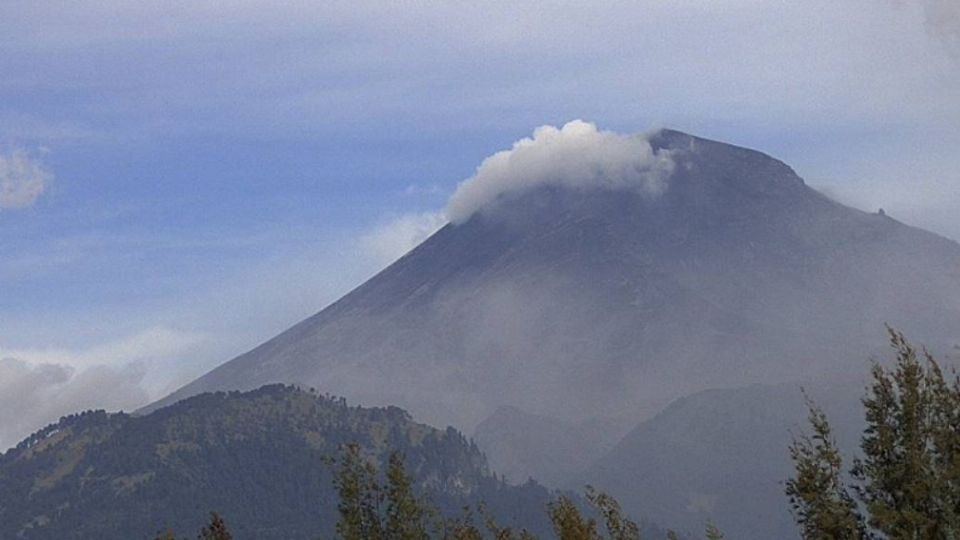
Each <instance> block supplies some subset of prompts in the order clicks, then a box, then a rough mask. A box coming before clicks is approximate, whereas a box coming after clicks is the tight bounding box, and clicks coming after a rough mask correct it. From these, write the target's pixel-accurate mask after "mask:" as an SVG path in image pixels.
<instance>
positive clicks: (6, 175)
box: [0, 150, 53, 209]
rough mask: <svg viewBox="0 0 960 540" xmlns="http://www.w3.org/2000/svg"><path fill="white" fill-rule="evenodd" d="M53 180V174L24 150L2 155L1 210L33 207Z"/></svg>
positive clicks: (0, 176)
mask: <svg viewBox="0 0 960 540" xmlns="http://www.w3.org/2000/svg"><path fill="white" fill-rule="evenodd" d="M52 180H53V173H51V172H50V171H49V170H48V169H47V168H46V167H44V166H43V164H42V163H40V162H38V161H36V160H34V159H32V158H31V157H30V156H29V155H27V153H26V152H24V151H23V150H14V151H12V152H10V153H9V154H7V155H3V154H0V209H3V208H11V209H12V208H26V207H28V206H32V205H33V203H35V202H36V201H37V199H38V198H39V197H40V195H43V192H44V191H46V189H47V187H48V186H49V185H50V182H51V181H52Z"/></svg>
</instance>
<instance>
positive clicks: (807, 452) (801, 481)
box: [708, 399, 863, 540]
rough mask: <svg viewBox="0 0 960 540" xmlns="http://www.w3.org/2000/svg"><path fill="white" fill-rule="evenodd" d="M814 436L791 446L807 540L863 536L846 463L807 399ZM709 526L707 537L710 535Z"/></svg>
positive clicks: (791, 485) (798, 512) (794, 499)
mask: <svg viewBox="0 0 960 540" xmlns="http://www.w3.org/2000/svg"><path fill="white" fill-rule="evenodd" d="M807 405H808V407H809V410H810V413H809V422H810V425H811V427H812V429H813V435H809V436H808V435H803V436H801V437H800V438H798V439H796V438H795V439H794V441H793V443H792V444H791V445H790V449H789V450H790V458H791V459H792V460H793V462H794V466H795V468H796V477H794V478H791V479H790V480H788V481H787V489H786V491H787V496H788V497H789V499H790V506H791V510H792V511H793V514H794V518H795V519H796V520H797V523H798V524H799V525H800V528H801V530H802V533H803V537H804V538H807V539H824V540H826V539H837V540H853V539H857V538H862V537H863V530H862V529H863V528H862V526H861V520H860V518H859V515H858V514H857V505H856V502H855V501H854V500H853V498H852V497H851V496H850V494H849V493H848V492H847V489H846V488H845V486H844V483H843V460H842V456H841V454H840V451H839V450H838V449H837V446H836V442H835V441H834V439H833V435H832V433H831V430H830V423H829V422H828V421H827V417H826V415H825V414H824V413H823V411H822V410H820V409H819V408H817V407H816V405H814V404H813V402H812V401H810V400H809V399H808V400H807ZM709 530H710V529H709V525H708V538H711V537H710V536H709Z"/></svg>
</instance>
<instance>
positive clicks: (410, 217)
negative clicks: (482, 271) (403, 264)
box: [361, 212, 447, 265]
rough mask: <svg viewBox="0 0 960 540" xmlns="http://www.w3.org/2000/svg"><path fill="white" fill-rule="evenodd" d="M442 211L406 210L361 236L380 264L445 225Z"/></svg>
mask: <svg viewBox="0 0 960 540" xmlns="http://www.w3.org/2000/svg"><path fill="white" fill-rule="evenodd" d="M446 223H447V218H446V217H445V216H444V214H443V212H421V213H416V214H406V215H403V216H400V217H399V218H397V219H395V220H393V221H391V222H389V223H385V224H383V225H381V226H379V227H377V228H375V229H374V230H372V231H371V232H369V233H367V234H366V235H364V236H363V237H362V238H361V242H362V243H363V245H364V247H365V248H366V250H367V252H368V253H369V254H370V255H371V256H372V257H373V258H374V260H375V261H376V262H377V263H379V264H383V265H386V264H390V263H392V262H393V261H395V260H397V259H399V258H400V257H402V256H403V255H405V254H406V253H407V252H409V251H410V250H411V249H413V248H415V247H417V245H419V244H420V243H421V242H423V241H424V240H426V239H427V238H428V237H429V236H430V235H432V234H433V233H435V232H437V231H438V230H440V228H441V227H443V226H444V225H446Z"/></svg>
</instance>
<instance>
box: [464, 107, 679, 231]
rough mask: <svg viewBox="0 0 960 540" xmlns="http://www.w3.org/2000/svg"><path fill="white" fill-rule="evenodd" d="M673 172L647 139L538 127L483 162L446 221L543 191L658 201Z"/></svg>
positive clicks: (590, 127)
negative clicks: (634, 195)
mask: <svg viewBox="0 0 960 540" xmlns="http://www.w3.org/2000/svg"><path fill="white" fill-rule="evenodd" d="M672 171H673V160H672V159H671V157H670V155H669V154H668V153H667V152H654V150H653V148H652V147H651V146H650V143H649V142H648V140H647V139H646V137H643V136H640V135H622V134H619V133H614V132H612V131H603V130H599V129H597V126H596V125H595V124H593V123H590V122H584V121H583V120H574V121H572V122H568V123H567V124H565V125H564V126H563V127H562V128H557V127H554V126H541V127H539V128H537V129H536V130H534V132H533V138H523V139H521V140H519V141H517V142H515V143H513V147H512V148H511V149H510V150H503V151H500V152H497V153H496V154H493V155H492V156H490V157H488V158H486V159H484V160H483V162H482V163H481V164H480V166H479V167H478V168H477V173H476V174H475V175H473V176H472V177H470V178H468V179H467V180H465V181H463V182H462V183H461V184H460V185H459V186H458V187H457V190H456V192H455V193H454V194H453V196H452V197H451V198H450V201H449V203H448V205H447V217H448V218H449V219H450V221H451V222H453V223H462V222H464V221H466V220H467V219H469V218H470V216H472V215H473V214H474V213H475V212H477V211H479V210H481V209H482V208H484V207H485V206H487V205H489V204H492V203H496V201H497V200H498V199H501V198H502V197H503V196H505V195H507V194H515V193H520V192H523V191H527V190H530V189H533V188H536V187H539V186H544V185H557V186H565V187H572V188H582V189H591V188H601V189H625V188H626V189H637V190H639V191H640V192H642V193H646V194H649V195H657V194H659V193H661V192H662V191H663V190H664V189H665V188H666V182H667V179H668V178H669V176H670V173H671V172H672Z"/></svg>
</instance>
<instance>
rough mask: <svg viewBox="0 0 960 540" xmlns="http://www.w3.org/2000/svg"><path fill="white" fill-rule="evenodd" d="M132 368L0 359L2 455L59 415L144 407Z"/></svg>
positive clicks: (136, 373) (139, 373) (142, 393)
mask: <svg viewBox="0 0 960 540" xmlns="http://www.w3.org/2000/svg"><path fill="white" fill-rule="evenodd" d="M143 376H144V371H143V369H142V368H141V367H139V366H136V365H127V366H123V367H110V366H94V367H90V368H86V369H79V370H78V369H76V368H74V367H72V366H68V365H66V364H50V363H44V364H31V363H29V362H26V361H24V360H19V359H15V358H0V452H3V451H4V450H5V449H6V448H8V447H11V446H13V445H15V444H17V443H18V442H19V441H20V440H22V439H23V438H25V437H26V436H27V435H29V434H30V433H33V432H34V431H36V430H38V429H40V428H42V427H44V426H46V425H47V424H49V423H51V422H55V421H56V420H57V419H58V418H60V417H61V416H64V415H67V414H71V413H75V412H79V411H82V410H85V409H89V408H97V409H107V410H119V409H125V410H130V409H132V408H134V407H137V406H139V405H142V404H144V403H145V402H146V401H147V399H148V396H147V393H146V391H145V390H144V389H143V388H142V387H141V386H140V382H141V380H142V379H143Z"/></svg>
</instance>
